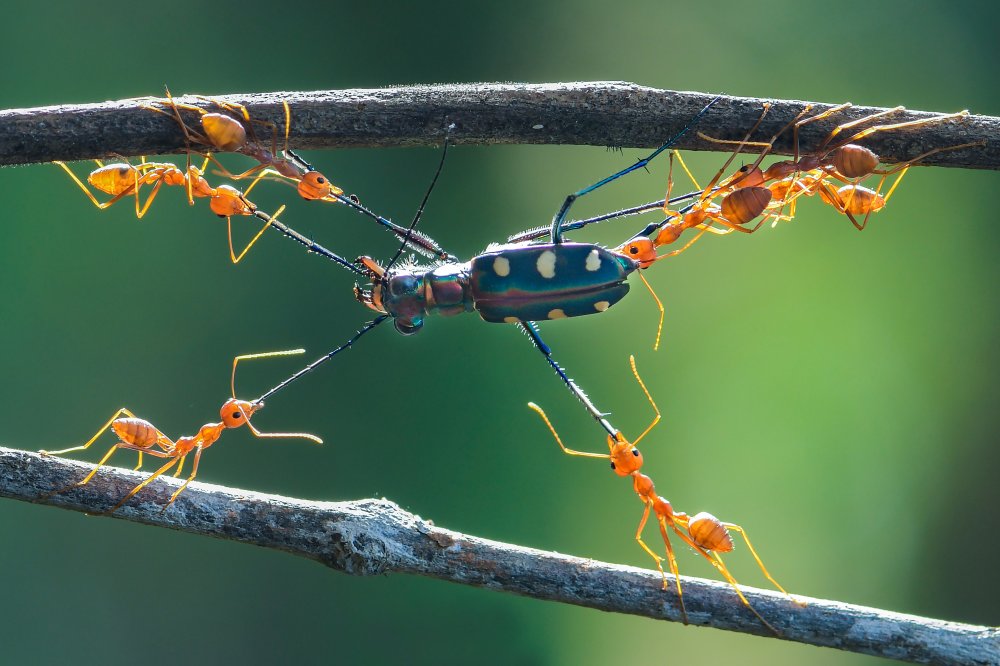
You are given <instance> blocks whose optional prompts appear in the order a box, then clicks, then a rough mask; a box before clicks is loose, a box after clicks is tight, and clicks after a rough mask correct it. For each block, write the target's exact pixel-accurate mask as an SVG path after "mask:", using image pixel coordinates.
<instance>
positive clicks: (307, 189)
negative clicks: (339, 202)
mask: <svg viewBox="0 0 1000 666" xmlns="http://www.w3.org/2000/svg"><path fill="white" fill-rule="evenodd" d="M298 189H299V196H300V197H302V198H303V199H305V200H306V201H315V200H317V199H325V198H326V197H328V196H330V194H331V193H336V194H343V193H344V191H343V190H341V189H340V188H339V187H334V186H333V185H331V184H330V181H329V180H328V179H327V177H326V176H324V175H323V174H321V173H320V172H319V171H315V170H314V171H307V172H306V173H305V174H303V176H302V178H301V179H300V180H299V187H298Z"/></svg>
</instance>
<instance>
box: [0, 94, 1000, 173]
mask: <svg viewBox="0 0 1000 666" xmlns="http://www.w3.org/2000/svg"><path fill="white" fill-rule="evenodd" d="M150 92H151V93H154V94H156V93H158V92H159V91H150ZM213 96H214V97H215V98H216V99H221V100H225V101H229V102H237V103H240V104H245V105H246V106H247V108H248V109H249V111H250V114H251V117H252V118H254V119H259V120H263V121H267V122H270V123H274V124H276V125H279V126H281V127H283V125H284V112H283V110H282V106H281V101H282V100H287V101H288V103H289V104H290V105H291V109H292V131H291V146H292V147H293V148H300V149H333V148H344V147H381V146H421V145H436V144H439V143H440V142H441V140H442V138H443V136H444V133H445V128H446V127H447V126H448V125H449V124H452V123H453V124H454V125H455V128H454V130H453V131H452V140H453V142H454V143H457V144H494V143H507V144H522V143H523V144H581V145H596V146H614V147H625V146H629V147H650V148H651V147H655V146H657V145H659V144H661V143H662V142H663V141H664V140H666V139H667V138H669V137H671V136H673V135H674V134H675V133H676V132H678V131H679V130H680V129H681V128H682V127H683V126H684V125H685V124H687V122H688V121H689V120H691V118H692V117H694V115H695V114H696V113H697V112H698V111H699V110H701V108H702V107H704V105H705V104H707V103H708V101H709V100H711V99H712V98H713V97H714V96H715V95H714V94H709V93H700V92H676V91H670V90H659V89H656V88H649V87H646V86H640V85H636V84H632V83H623V82H582V83H545V84H515V83H471V84H462V85H439V86H408V87H398V88H384V89H353V90H323V91H314V92H276V93H247V94H232V95H215V94H214V93H213ZM177 99H178V101H181V102H184V103H187V104H195V105H200V106H203V107H205V108H212V105H211V104H208V103H206V102H205V101H204V100H202V99H199V98H197V97H192V96H181V97H178V98H177ZM765 101H767V102H770V103H771V104H772V108H771V111H770V113H769V114H768V116H767V118H766V119H765V120H764V122H763V124H762V125H761V127H760V130H759V131H758V132H757V134H756V135H755V138H757V139H767V138H769V137H770V136H771V135H772V134H774V133H775V132H776V131H777V130H778V129H779V128H780V127H782V126H783V125H784V124H785V123H787V122H788V121H789V120H791V119H792V118H794V117H795V115H796V114H798V113H799V112H800V111H801V110H802V109H803V107H804V106H805V104H806V102H802V101H797V100H772V99H760V98H750V97H731V96H723V98H722V99H721V100H720V101H719V103H718V104H717V105H716V106H715V108H713V109H712V110H711V111H710V112H709V113H708V114H707V115H706V116H705V117H704V118H703V119H702V120H701V122H699V124H698V127H697V130H698V131H702V132H704V133H706V134H708V135H710V136H715V137H718V138H728V139H736V138H742V135H743V134H744V133H745V132H746V131H747V129H749V128H750V127H751V126H752V125H753V124H754V122H756V120H757V118H758V117H759V116H760V111H761V105H762V104H763V102H765ZM837 103H839V101H837ZM830 106H832V105H831V104H826V103H816V104H815V111H816V112H819V111H822V110H824V109H827V108H829V107H830ZM882 110H883V109H879V108H873V107H852V108H851V109H848V110H847V111H844V112H843V113H839V114H837V115H836V116H834V117H833V118H832V120H831V121H829V122H822V123H816V124H812V125H808V126H806V127H805V128H803V133H802V146H803V148H804V149H805V150H808V149H809V148H810V147H812V146H815V145H816V144H817V143H818V142H820V141H822V139H824V138H825V137H826V136H827V135H828V133H829V132H830V130H831V129H832V128H833V127H834V126H836V125H837V124H838V123H843V122H848V121H851V120H856V119H858V118H861V117H864V116H866V115H869V114H871V113H875V112H877V111H882ZM959 110H960V109H948V110H945V111H959ZM930 115H933V114H929V113H925V112H919V111H906V112H900V113H896V114H893V115H891V116H889V117H888V118H887V119H886V122H901V121H905V120H913V119H917V118H923V117H928V116H930ZM264 133H265V134H267V131H266V130H265V132H264ZM998 137H1000V118H995V117H990V116H977V115H973V116H971V117H969V118H967V119H965V120H960V121H948V122H945V123H941V124H933V125H926V126H922V127H918V128H914V129H909V130H899V131H893V132H885V133H879V134H876V135H873V136H872V137H870V138H868V139H865V145H867V146H869V147H870V148H872V149H873V150H874V151H875V152H876V153H878V154H879V155H880V156H881V158H882V160H883V161H884V162H890V163H893V162H901V161H905V160H906V159H907V158H912V157H914V156H916V155H919V154H921V153H923V152H926V151H928V150H930V149H932V148H937V147H944V146H952V145H957V144H961V143H967V142H971V141H980V140H982V141H986V142H987V144H986V146H985V147H983V148H973V149H966V150H961V151H956V152H947V153H940V154H937V155H933V156H931V157H930V158H928V159H927V161H926V164H929V165H939V166H951V167H961V168H977V169H998V168H1000V140H998ZM267 140H268V141H270V137H269V136H268V139H267ZM279 147H280V146H279ZM678 147H680V148H684V149H689V150H716V151H718V150H719V149H720V147H719V146H718V145H713V144H711V143H709V142H706V141H704V140H702V139H699V138H698V137H697V136H696V134H695V133H694V132H689V133H688V135H687V136H685V137H684V138H683V139H681V141H679V142H678ZM791 148H792V140H791V136H785V137H782V139H781V140H780V141H779V142H778V143H777V144H776V146H775V151H774V152H775V153H777V154H783V155H787V154H790V152H791ZM183 149H184V138H183V135H182V133H181V132H180V130H179V128H178V126H177V123H176V122H175V121H174V120H173V119H171V118H170V117H168V116H166V115H163V114H158V113H153V112H151V111H149V110H148V109H145V108H143V106H142V102H140V101H138V100H120V101H115V102H101V103H97V104H79V105H64V106H50V107H40V108H34V109H12V110H7V111H0V164H27V163H32V162H50V161H52V160H67V161H68V160H83V159H93V158H108V157H114V156H126V157H134V156H138V155H155V154H162V153H178V152H181V151H182V150H183Z"/></svg>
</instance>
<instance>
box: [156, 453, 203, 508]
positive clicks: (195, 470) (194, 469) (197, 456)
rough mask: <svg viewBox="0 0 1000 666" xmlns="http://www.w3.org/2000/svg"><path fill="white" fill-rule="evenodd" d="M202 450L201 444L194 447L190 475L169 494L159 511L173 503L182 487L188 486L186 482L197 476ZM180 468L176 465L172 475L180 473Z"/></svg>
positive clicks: (182, 457) (182, 461) (182, 458)
mask: <svg viewBox="0 0 1000 666" xmlns="http://www.w3.org/2000/svg"><path fill="white" fill-rule="evenodd" d="M202 451H204V449H203V448H202V447H201V446H199V447H198V448H197V449H195V452H194V463H193V464H192V465H191V475H190V476H189V477H188V478H187V479H186V480H185V481H184V483H182V484H181V487H180V488H178V489H177V490H175V491H174V494H173V495H171V496H170V500H169V501H168V502H167V503H166V504H164V505H163V508H162V509H160V513H163V512H164V511H166V510H167V508H168V507H169V506H170V505H171V504H173V503H174V500H176V499H177V496H178V495H180V494H181V493H182V492H184V489H185V488H187V487H188V484H189V483H191V482H192V481H194V477H196V476H198V462H199V461H200V460H201V452H202ZM186 457H187V456H181V465H183V464H184V458H186ZM180 469H181V468H180V466H178V467H177V473H175V474H174V476H177V475H178V474H179V473H180Z"/></svg>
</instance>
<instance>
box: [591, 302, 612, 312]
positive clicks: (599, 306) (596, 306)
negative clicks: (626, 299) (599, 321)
mask: <svg viewBox="0 0 1000 666" xmlns="http://www.w3.org/2000/svg"><path fill="white" fill-rule="evenodd" d="M610 307H611V303H608V302H607V301H597V302H596V303H594V309H595V310H597V311H598V312H604V311H605V310H607V309H608V308H610Z"/></svg>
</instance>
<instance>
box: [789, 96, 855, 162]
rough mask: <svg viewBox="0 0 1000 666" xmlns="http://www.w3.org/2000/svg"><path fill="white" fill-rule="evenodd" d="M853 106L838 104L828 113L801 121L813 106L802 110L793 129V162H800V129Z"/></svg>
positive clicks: (848, 103) (847, 103)
mask: <svg viewBox="0 0 1000 666" xmlns="http://www.w3.org/2000/svg"><path fill="white" fill-rule="evenodd" d="M851 106H853V105H852V104H851V103H850V102H844V103H843V104H838V105H836V106H831V107H830V108H829V109H827V110H826V111H823V112H821V113H817V114H816V115H815V116H811V117H809V118H806V119H805V120H800V119H801V118H802V116H804V115H805V114H807V113H809V112H810V111H811V110H812V107H813V105H812V104H806V106H805V108H804V109H802V111H801V112H799V115H798V116H797V117H796V119H795V125H794V127H793V128H792V143H793V144H794V154H793V160H794V161H795V162H798V161H799V129H801V128H802V127H804V126H805V125H809V124H810V123H815V122H817V121H820V120H823V119H825V118H829V117H830V116H832V115H833V114H835V113H838V112H840V111H843V110H844V109H849V108H851ZM775 139H777V137H775Z"/></svg>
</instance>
